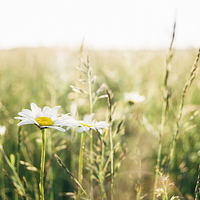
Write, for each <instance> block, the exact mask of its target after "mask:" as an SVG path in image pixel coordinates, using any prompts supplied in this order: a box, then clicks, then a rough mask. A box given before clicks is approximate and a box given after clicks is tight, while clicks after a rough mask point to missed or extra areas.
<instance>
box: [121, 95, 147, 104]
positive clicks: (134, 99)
mask: <svg viewBox="0 0 200 200" xmlns="http://www.w3.org/2000/svg"><path fill="white" fill-rule="evenodd" d="M124 100H125V102H128V103H130V104H135V103H141V102H143V101H144V100H145V96H141V95H140V94H139V93H138V92H130V93H128V92H126V93H125V94H124Z"/></svg>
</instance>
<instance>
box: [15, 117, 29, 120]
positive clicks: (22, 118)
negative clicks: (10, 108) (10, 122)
mask: <svg viewBox="0 0 200 200" xmlns="http://www.w3.org/2000/svg"><path fill="white" fill-rule="evenodd" d="M14 119H19V120H26V119H27V118H25V117H14Z"/></svg>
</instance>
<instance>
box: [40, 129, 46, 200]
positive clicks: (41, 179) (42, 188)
mask: <svg viewBox="0 0 200 200" xmlns="http://www.w3.org/2000/svg"><path fill="white" fill-rule="evenodd" d="M45 143H46V135H45V129H42V154H41V169H40V200H44V166H45Z"/></svg>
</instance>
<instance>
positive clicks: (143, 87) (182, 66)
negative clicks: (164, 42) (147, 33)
mask: <svg viewBox="0 0 200 200" xmlns="http://www.w3.org/2000/svg"><path fill="white" fill-rule="evenodd" d="M197 55H198V50H197V49H187V50H174V49H170V50H168V49H166V50H160V51H150V50H143V51H131V50H127V51H125V50H124V51H117V50H113V51H111V50H105V51H104V50H89V49H84V48H83V46H82V47H81V48H80V49H78V50H72V49H67V48H62V49H53V48H52V49H50V48H42V47H41V48H37V49H34V48H33V49H32V48H30V49H28V48H24V49H23V48H21V49H11V50H1V51H0V80H1V81H0V83H1V84H0V126H5V127H6V131H5V134H2V135H0V144H1V146H0V147H1V148H0V150H1V152H0V199H2V200H5V199H9V200H10V199H11V200H18V199H28V200H31V199H34V200H39V199H40V191H39V182H40V161H41V148H42V143H41V141H42V134H41V130H40V129H39V128H38V127H37V126H35V125H28V124H27V125H22V126H20V127H18V126H17V123H19V120H16V119H14V117H17V116H18V112H20V111H22V109H30V104H31V103H32V102H33V103H35V104H37V106H38V107H40V108H43V107H44V106H49V107H50V108H53V107H55V106H58V105H59V106H61V108H60V109H59V112H58V113H59V114H60V113H70V116H73V117H74V118H75V119H77V120H81V119H83V118H84V116H85V115H88V114H91V113H94V119H96V120H97V121H107V122H108V123H109V124H110V126H109V128H108V129H104V130H103V133H102V134H101V133H99V132H98V131H92V130H91V131H89V132H88V133H87V132H86V135H85V140H84V148H83V163H82V164H83V179H80V178H79V175H80V174H79V172H80V170H79V163H80V160H79V159H80V153H79V150H80V145H81V144H80V142H81V133H78V132H77V127H72V128H70V129H69V130H66V132H60V131H57V130H55V129H46V159H45V168H44V172H45V175H44V195H45V199H50V200H61V199H62V200H67V199H95V200H98V199H104V200H105V199H108V200H113V199H114V200H121V199H123V200H139V199H144V200H151V199H159V200H160V199H162V200H167V199H169V200H170V199H185V200H192V199H199V196H198V195H199V193H198V189H196V192H195V187H196V186H197V188H198V187H200V186H199V185H198V181H197V178H198V168H199V164H200V134H199V129H200V125H199V123H198V122H199V120H200V116H199V111H200V101H199V99H200V93H199V90H200V77H199V74H198V57H197ZM195 62H196V63H195ZM194 63H195V64H194ZM131 92H138V93H139V94H140V95H141V96H144V97H145V99H144V101H141V102H137V100H131V99H126V98H125V94H126V93H131ZM141 96H140V97H141ZM91 135H92V140H93V144H92V151H91ZM18 178H19V179H18ZM156 179H157V180H156ZM155 180H156V184H155ZM80 182H81V187H80V185H79V183H80ZM79 190H80V191H79ZM79 195H80V196H79Z"/></svg>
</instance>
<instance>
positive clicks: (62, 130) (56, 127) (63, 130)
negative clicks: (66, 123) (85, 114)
mask: <svg viewBox="0 0 200 200" xmlns="http://www.w3.org/2000/svg"><path fill="white" fill-rule="evenodd" d="M45 127H47V128H53V129H56V130H58V131H61V132H65V129H64V128H61V127H58V126H45Z"/></svg>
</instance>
